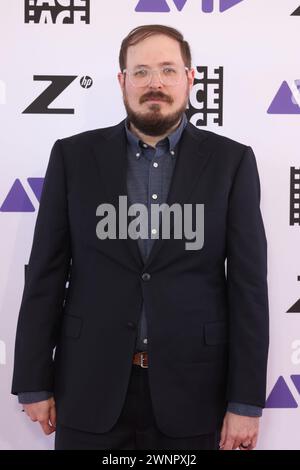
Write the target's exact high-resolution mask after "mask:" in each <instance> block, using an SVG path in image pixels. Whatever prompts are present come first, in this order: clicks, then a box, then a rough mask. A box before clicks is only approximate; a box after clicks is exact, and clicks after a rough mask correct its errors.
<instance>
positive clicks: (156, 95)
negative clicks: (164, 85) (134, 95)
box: [140, 91, 173, 104]
mask: <svg viewBox="0 0 300 470" xmlns="http://www.w3.org/2000/svg"><path fill="white" fill-rule="evenodd" d="M151 99H152V100H153V99H154V100H157V99H159V100H161V101H166V103H173V99H172V98H171V97H170V96H167V95H165V94H164V93H162V92H161V91H156V92H153V91H150V92H149V93H146V94H145V95H143V96H141V98H140V104H143V103H145V101H148V100H151Z"/></svg>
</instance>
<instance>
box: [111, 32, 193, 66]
mask: <svg viewBox="0 0 300 470" xmlns="http://www.w3.org/2000/svg"><path fill="white" fill-rule="evenodd" d="M155 34H164V35H165V36H169V37H170V38H172V39H175V40H176V41H178V42H179V45H180V50H181V55H182V58H183V61H184V64H185V66H186V67H188V68H189V69H190V68H191V66H192V55H191V49H190V46H189V44H188V42H187V41H185V39H184V37H183V35H182V34H181V32H180V31H178V30H177V29H175V28H171V27H170V26H164V25H160V24H149V25H144V26H138V27H137V28H134V29H133V30H132V31H130V33H129V34H128V35H127V36H126V38H124V39H123V41H122V44H121V49H120V54H119V64H120V70H121V72H123V70H124V69H125V68H126V56H127V50H128V47H130V46H134V45H135V44H137V43H139V42H140V41H143V40H144V39H146V38H148V37H149V36H154V35H155Z"/></svg>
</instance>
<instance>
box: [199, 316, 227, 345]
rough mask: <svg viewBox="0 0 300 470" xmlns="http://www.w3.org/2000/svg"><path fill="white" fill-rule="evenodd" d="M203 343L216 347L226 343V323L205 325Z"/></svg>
mask: <svg viewBox="0 0 300 470" xmlns="http://www.w3.org/2000/svg"><path fill="white" fill-rule="evenodd" d="M204 341H205V344H207V345H208V346H216V345H218V344H225V343H227V342H228V326H227V322H226V321H218V322H211V323H205V325H204Z"/></svg>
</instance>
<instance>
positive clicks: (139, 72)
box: [134, 69, 148, 77]
mask: <svg viewBox="0 0 300 470" xmlns="http://www.w3.org/2000/svg"><path fill="white" fill-rule="evenodd" d="M147 74H148V72H147V70H144V69H141V70H136V71H135V72H134V76H135V77H146V76H147Z"/></svg>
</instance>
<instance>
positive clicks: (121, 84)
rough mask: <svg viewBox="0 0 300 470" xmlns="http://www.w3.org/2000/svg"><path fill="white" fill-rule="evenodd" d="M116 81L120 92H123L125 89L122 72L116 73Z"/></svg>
mask: <svg viewBox="0 0 300 470" xmlns="http://www.w3.org/2000/svg"><path fill="white" fill-rule="evenodd" d="M118 81H119V84H120V87H121V90H122V92H123V91H124V87H125V75H124V74H123V73H122V72H119V73H118Z"/></svg>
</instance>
